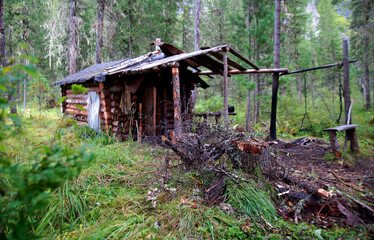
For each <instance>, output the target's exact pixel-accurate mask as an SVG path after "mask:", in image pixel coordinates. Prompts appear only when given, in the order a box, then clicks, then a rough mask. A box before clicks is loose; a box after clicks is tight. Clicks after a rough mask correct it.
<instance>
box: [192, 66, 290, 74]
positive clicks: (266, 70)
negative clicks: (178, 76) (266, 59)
mask: <svg viewBox="0 0 374 240" xmlns="http://www.w3.org/2000/svg"><path fill="white" fill-rule="evenodd" d="M287 71H288V68H274V69H259V70H254V69H248V70H245V71H244V70H243V71H242V70H236V69H235V70H230V71H227V74H228V75H234V74H255V73H275V72H278V73H279V72H287ZM195 74H198V75H218V74H220V75H221V74H222V72H213V71H201V72H195Z"/></svg>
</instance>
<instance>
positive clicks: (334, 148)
mask: <svg viewBox="0 0 374 240" xmlns="http://www.w3.org/2000/svg"><path fill="white" fill-rule="evenodd" d="M329 137H330V143H331V148H332V153H333V154H334V155H335V157H336V158H340V156H341V152H340V148H339V143H338V138H337V137H336V131H329Z"/></svg>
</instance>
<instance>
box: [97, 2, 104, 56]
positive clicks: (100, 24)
mask: <svg viewBox="0 0 374 240" xmlns="http://www.w3.org/2000/svg"><path fill="white" fill-rule="evenodd" d="M104 11H105V3H104V0H98V3H97V32H96V63H101V61H102V58H103V30H104Z"/></svg>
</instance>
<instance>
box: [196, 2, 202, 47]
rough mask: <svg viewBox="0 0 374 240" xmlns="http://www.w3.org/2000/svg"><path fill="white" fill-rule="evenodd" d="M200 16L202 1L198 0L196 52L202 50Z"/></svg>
mask: <svg viewBox="0 0 374 240" xmlns="http://www.w3.org/2000/svg"><path fill="white" fill-rule="evenodd" d="M200 16H201V0H196V10H195V51H197V50H200Z"/></svg>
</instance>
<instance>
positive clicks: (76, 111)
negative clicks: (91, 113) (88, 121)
mask: <svg viewBox="0 0 374 240" xmlns="http://www.w3.org/2000/svg"><path fill="white" fill-rule="evenodd" d="M65 112H66V113H69V114H73V115H83V116H88V113H87V112H83V111H82V110H80V109H72V108H66V109H65Z"/></svg>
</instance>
